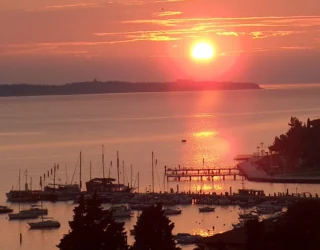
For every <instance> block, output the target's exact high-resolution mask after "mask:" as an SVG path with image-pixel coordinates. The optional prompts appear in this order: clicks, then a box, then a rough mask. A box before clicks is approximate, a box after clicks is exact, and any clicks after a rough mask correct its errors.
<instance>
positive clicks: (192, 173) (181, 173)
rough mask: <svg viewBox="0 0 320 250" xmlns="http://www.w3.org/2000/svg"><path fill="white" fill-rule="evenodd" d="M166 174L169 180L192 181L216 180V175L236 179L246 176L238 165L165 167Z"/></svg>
mask: <svg viewBox="0 0 320 250" xmlns="http://www.w3.org/2000/svg"><path fill="white" fill-rule="evenodd" d="M164 175H165V177H166V179H167V181H185V180H188V181H192V180H200V181H202V180H212V181H213V180H214V178H215V177H220V178H222V179H223V180H225V178H226V177H228V176H231V177H232V178H233V179H234V180H236V178H237V176H244V174H243V172H242V171H240V170H239V169H238V168H236V167H230V168H223V167H218V168H212V167H200V168H199V167H197V168H189V167H188V168H186V167H180V165H179V166H178V167H175V168H169V167H167V166H165V167H164Z"/></svg>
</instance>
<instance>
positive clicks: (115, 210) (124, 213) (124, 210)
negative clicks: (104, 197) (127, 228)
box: [108, 205, 132, 218]
mask: <svg viewBox="0 0 320 250" xmlns="http://www.w3.org/2000/svg"><path fill="white" fill-rule="evenodd" d="M108 211H109V212H111V213H112V216H113V217H115V218H130V217H131V216H132V211H131V209H130V208H129V207H128V206H124V205H121V206H114V207H111V208H109V210H108Z"/></svg>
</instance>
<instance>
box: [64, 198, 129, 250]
mask: <svg viewBox="0 0 320 250" xmlns="http://www.w3.org/2000/svg"><path fill="white" fill-rule="evenodd" d="M73 211H74V217H73V221H70V222H69V225H70V229H71V231H70V232H69V233H68V234H66V235H64V237H63V238H62V239H61V241H60V244H59V245H58V248H60V249H61V250H127V249H128V245H127V239H126V232H125V231H124V223H119V222H116V221H115V220H114V218H113V217H112V214H111V213H109V212H106V211H103V209H102V207H101V203H100V202H99V200H98V199H97V198H96V194H94V195H93V197H92V199H89V200H87V201H85V200H84V197H83V196H82V197H81V199H80V204H79V205H78V206H77V207H75V208H74V210H73Z"/></svg>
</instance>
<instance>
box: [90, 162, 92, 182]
mask: <svg viewBox="0 0 320 250" xmlns="http://www.w3.org/2000/svg"><path fill="white" fill-rule="evenodd" d="M91 168H92V164H91V161H90V181H91Z"/></svg>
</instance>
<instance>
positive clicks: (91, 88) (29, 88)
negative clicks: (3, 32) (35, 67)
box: [0, 80, 262, 97]
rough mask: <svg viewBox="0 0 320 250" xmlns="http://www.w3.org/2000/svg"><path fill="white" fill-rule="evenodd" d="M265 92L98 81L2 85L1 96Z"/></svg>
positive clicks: (230, 86) (239, 85) (232, 85)
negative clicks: (218, 91) (223, 91)
mask: <svg viewBox="0 0 320 250" xmlns="http://www.w3.org/2000/svg"><path fill="white" fill-rule="evenodd" d="M242 89H262V88H261V87H260V86H259V85H258V84H256V83H246V82H215V81H189V80H179V81H176V82H136V83H135V82H123V81H107V82H100V81H97V80H94V81H91V82H74V83H67V84H63V85H34V84H4V85H0V96H1V97H9V96H40V95H84V94H107V93H134V92H137V93H138V92H173V91H204V90H242Z"/></svg>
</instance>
